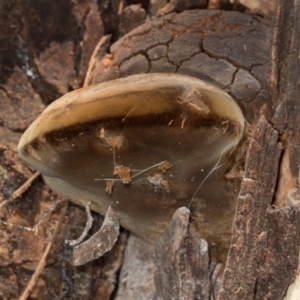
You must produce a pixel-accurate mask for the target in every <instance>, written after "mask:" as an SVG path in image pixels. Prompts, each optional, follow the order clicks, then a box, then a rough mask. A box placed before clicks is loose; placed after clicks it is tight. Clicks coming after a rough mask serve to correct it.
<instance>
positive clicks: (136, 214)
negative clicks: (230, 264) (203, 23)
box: [18, 73, 246, 264]
mask: <svg viewBox="0 0 300 300" xmlns="http://www.w3.org/2000/svg"><path fill="white" fill-rule="evenodd" d="M245 132H246V130H245V121H244V117H243V115H242V112H241V110H240V108H239V106H238V105H237V104H236V103H235V101H234V100H233V99H232V98H231V97H230V96H229V95H228V94H227V93H226V92H224V91H223V90H221V89H219V88H217V87H215V86H213V85H211V84H209V83H206V82H204V81H202V80H199V79H196V78H193V77H189V76H184V75H178V74H164V73H160V74H156V73H152V74H140V75H133V76H129V77H126V78H121V79H116V80H113V81H109V82H104V83H100V84H98V85H95V86H91V87H86V88H82V89H79V90H75V91H73V92H70V93H68V94H66V95H64V96H63V97H61V98H60V99H58V100H57V101H55V102H53V103H52V104H51V105H49V106H48V108H46V109H45V111H44V112H43V113H42V114H41V115H40V116H39V117H38V118H37V119H36V120H35V121H34V122H33V123H32V124H31V126H30V127H29V128H28V129H27V131H26V132H25V133H24V134H23V136H22V139H21V141H20V143H19V146H18V150H19V154H20V156H21V157H22V158H23V159H24V160H25V161H26V162H27V163H29V164H30V165H32V166H33V167H34V168H36V169H37V170H38V171H40V172H41V173H42V175H43V177H44V179H45V181H46V182H47V183H48V184H49V186H50V187H51V188H52V189H53V190H55V191H57V192H59V193H62V194H65V195H68V196H69V197H72V199H73V201H74V202H76V203H78V204H81V205H82V203H81V201H85V202H87V203H90V207H91V209H92V210H94V211H97V212H99V213H101V214H103V215H105V214H106V213H107V211H108V215H107V217H106V218H107V222H108V220H110V218H112V219H114V218H115V216H114V215H111V214H113V212H116V213H117V214H118V216H119V217H118V218H119V219H120V224H121V225H122V226H124V227H125V228H127V229H128V230H130V231H132V232H134V233H136V234H138V235H139V236H141V237H143V238H144V239H146V240H148V241H149V242H151V243H153V242H154V241H155V240H156V239H157V238H158V237H159V236H160V235H161V234H162V232H163V231H164V230H165V228H166V227H167V226H168V224H169V222H170V220H171V218H172V215H173V213H174V212H175V211H176V209H178V208H179V207H183V206H185V207H189V208H190V210H191V222H192V224H194V226H195V228H196V229H197V230H199V231H201V234H202V237H203V238H205V239H206V240H207V241H208V243H209V245H210V249H211V255H212V258H213V259H214V260H217V261H220V260H223V261H224V258H225V257H226V254H227V250H228V246H229V239H230V230H231V223H232V219H233V216H234V210H235V204H236V202H235V199H236V195H237V192H238V189H239V180H236V179H235V176H232V174H234V173H235V171H236V170H237V169H238V168H239V167H240V166H241V163H240V160H241V158H242V157H243V152H244V147H243V141H245ZM229 174H230V176H229ZM115 229H116V227H115ZM101 230H102V229H101ZM104 231H105V230H102V231H101V232H102V233H103V232H104ZM109 232H110V231H109ZM102 233H101V234H102ZM115 234H116V231H114V230H113V237H112V239H114V238H115ZM101 238H102V237H101ZM86 243H87V242H86ZM90 243H94V241H90ZM78 249H80V246H77V248H75V249H74V251H75V252H76V251H78ZM96 252H97V251H96ZM95 256H97V255H95ZM78 264H80V262H78Z"/></svg>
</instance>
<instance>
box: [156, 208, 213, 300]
mask: <svg viewBox="0 0 300 300" xmlns="http://www.w3.org/2000/svg"><path fill="white" fill-rule="evenodd" d="M189 218H190V210H189V209H187V208H185V207H181V208H179V209H177V210H176V212H175V213H174V215H173V218H172V221H171V222H170V224H169V226H168V228H167V229H166V231H165V232H164V233H163V235H162V236H161V237H160V238H159V239H158V240H157V242H156V243H155V254H154V260H155V263H156V271H155V273H154V282H155V289H156V291H155V296H154V299H174V300H183V299H186V300H188V299H204V300H205V299H207V300H208V299H209V294H210V282H209V254H208V244H207V242H206V241H205V240H203V239H201V237H200V235H199V233H198V232H197V231H196V230H195V228H194V226H193V225H192V224H189Z"/></svg>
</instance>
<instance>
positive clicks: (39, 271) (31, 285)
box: [19, 206, 67, 300]
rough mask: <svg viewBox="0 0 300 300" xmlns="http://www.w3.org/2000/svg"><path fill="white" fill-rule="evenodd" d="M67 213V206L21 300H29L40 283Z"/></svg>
mask: <svg viewBox="0 0 300 300" xmlns="http://www.w3.org/2000/svg"><path fill="white" fill-rule="evenodd" d="M66 212H67V206H65V207H64V208H63V210H62V212H61V214H60V217H59V220H58V222H57V223H56V225H55V227H54V231H53V234H52V237H51V240H50V242H49V243H48V245H47V247H46V249H45V251H44V254H43V256H42V257H41V259H40V261H39V264H38V266H37V267H36V269H35V272H34V273H33V275H32V277H31V279H30V281H29V282H28V285H27V287H26V289H25V290H24V292H23V293H22V295H21V297H20V298H19V300H26V299H28V297H29V296H30V293H31V291H32V289H33V288H34V286H35V285H36V283H37V281H38V278H39V276H40V275H41V274H42V272H43V271H44V269H45V266H46V260H47V256H48V254H49V252H50V250H51V247H52V245H53V243H54V241H55V238H56V236H57V233H58V231H59V229H60V228H61V225H62V223H63V220H64V218H65V215H66Z"/></svg>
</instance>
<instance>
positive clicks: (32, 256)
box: [0, 0, 300, 300]
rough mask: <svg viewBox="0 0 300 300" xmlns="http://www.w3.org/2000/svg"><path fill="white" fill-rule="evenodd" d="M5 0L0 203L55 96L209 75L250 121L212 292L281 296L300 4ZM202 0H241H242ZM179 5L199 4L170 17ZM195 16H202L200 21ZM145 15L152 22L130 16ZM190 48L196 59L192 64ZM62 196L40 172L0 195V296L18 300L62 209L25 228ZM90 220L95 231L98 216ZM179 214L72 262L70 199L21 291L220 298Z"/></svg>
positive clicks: (295, 139)
mask: <svg viewBox="0 0 300 300" xmlns="http://www.w3.org/2000/svg"><path fill="white" fill-rule="evenodd" d="M6 2H7V3H3V4H1V5H0V15H1V18H0V24H1V25H0V28H1V30H0V45H1V47H0V183H1V185H0V200H1V201H4V200H5V199H8V198H9V197H10V196H11V195H12V193H13V192H14V191H15V190H16V189H17V188H18V187H19V186H20V185H21V184H22V183H24V182H25V181H26V180H27V179H28V178H29V177H30V176H31V175H32V174H33V173H34V171H33V170H31V169H30V168H29V167H27V166H25V165H24V164H23V163H22V162H21V161H20V159H19V158H18V155H17V153H16V147H17V143H18V141H19V139H20V137H21V133H22V132H23V131H24V130H25V129H26V128H27V127H28V126H29V125H30V123H31V122H32V121H33V120H34V119H35V118H36V117H37V115H39V114H40V113H41V111H42V110H43V109H44V108H45V107H46V106H47V105H48V104H49V103H51V102H52V101H54V100H55V99H56V98H58V97H59V96H61V95H62V94H64V93H67V92H68V91H70V90H73V89H76V88H78V87H80V86H82V85H83V84H85V85H88V84H91V83H95V82H99V81H105V80H108V79H113V78H118V77H123V76H128V75H131V74H135V73H142V72H161V71H164V72H178V73H182V74H188V75H191V76H195V77H199V78H202V79H205V80H208V81H210V82H212V83H214V84H216V85H218V86H220V87H221V88H223V89H226V90H227V92H229V93H230V94H231V95H232V96H233V97H234V98H235V99H237V102H238V104H239V105H240V107H241V108H242V110H243V112H244V114H245V116H246V119H247V121H248V122H249V123H250V124H251V128H252V129H251V133H250V144H249V147H248V150H247V156H246V164H245V171H244V172H245V173H244V175H243V180H242V183H241V190H240V193H239V196H238V202H237V206H236V213H235V219H234V222H233V227H232V228H233V229H232V237H231V245H230V250H229V254H228V257H227V262H226V266H225V271H224V275H223V285H222V287H221V291H220V293H219V298H218V299H220V300H221V299H280V300H281V299H283V298H284V296H285V295H286V292H287V290H288V287H289V286H290V285H291V284H292V283H293V282H294V280H295V278H296V277H295V276H296V271H297V268H298V264H299V261H298V257H299V244H300V241H299V239H300V237H299V236H300V235H299V228H300V227H299V226H300V209H299V207H300V194H299V190H298V188H299V164H300V155H299V149H300V135H299V133H300V130H299V126H300V120H299V118H300V105H299V103H298V102H299V99H298V95H299V94H300V90H299V89H300V84H299V80H300V79H299V78H300V64H299V57H300V55H299V49H300V42H299V39H300V37H299V32H300V20H299V15H300V11H299V5H300V4H299V1H298V0H295V1H294V2H293V3H289V4H288V5H287V4H286V3H285V2H282V1H278V3H277V4H276V9H275V10H269V11H268V13H264V12H263V11H261V12H259V14H260V15H262V14H265V17H263V18H262V17H258V16H255V15H249V14H247V13H245V14H242V13H237V14H236V15H231V14H230V13H227V12H224V11H212V12H209V11H206V12H203V11H199V10H197V9H199V8H205V5H206V3H205V1H199V2H197V1H183V2H180V1H177V2H176V1H170V3H169V4H167V3H165V2H164V1H159V2H156V1H154V0H152V1H119V0H111V1H109V0H107V1H98V3H95V1H91V0H85V1H70V0H64V1H48V2H47V1H41V0H40V1H21V0H18V1H15V2H11V3H10V2H9V1H6ZM208 2H209V3H208V5H209V7H216V8H226V9H238V10H239V11H243V12H244V11H245V10H246V9H247V7H243V6H241V4H240V3H242V1H239V2H240V3H239V4H235V5H232V4H230V2H229V1H208ZM269 2H270V4H273V3H274V2H273V1H269ZM136 3H139V4H141V6H139V7H137V6H130V5H129V4H136ZM268 7H272V5H270V6H268ZM195 8H196V9H195ZM185 9H195V10H190V11H186V12H183V13H182V14H180V11H182V10H185ZM248 9H249V8H248ZM157 14H158V15H160V16H162V17H160V18H158V17H157ZM195 15H197V17H199V18H200V15H201V18H203V19H202V23H201V24H202V25H201V26H200V27H199V28H200V29H198V27H197V23H193V22H194V21H193V20H195V19H193V17H192V16H195ZM146 17H148V18H149V19H152V21H151V22H152V23H149V22H150V21H148V23H145V25H143V26H144V27H138V25H140V24H143V23H144V22H146V21H145V19H146ZM189 22H190V23H189ZM149 24H151V25H149ZM189 24H190V26H189ZM147 26H148V27H147ZM137 27H138V28H137ZM132 29H133V31H131V32H130V33H129V34H128V32H129V31H130V30H132ZM100 40H101V42H100V43H99V41H100ZM199 41H200V42H199ZM183 45H185V46H186V47H185V48H184V49H185V50H184V51H182V47H183ZM254 46H255V47H254ZM95 47H97V48H96V50H95V51H94V49H95ZM251 47H252V48H251ZM126 49H127V52H126ZM149 49H152V52H151V51H150V50H149ZM230 49H233V50H234V51H230ZM251 49H252V50H251ZM257 49H259V51H258V50H257ZM154 50H155V51H154ZM180 51H181V52H182V53H181V52H180ZM226 51H227V52H226ZM155 55H156V56H155ZM157 55H158V56H157ZM183 56H184V57H183ZM199 56H200V57H202V60H201V61H202V62H203V61H206V63H203V64H202V65H200V64H198V60H197V58H198V57H199ZM91 57H92V59H91V60H90V58H91ZM191 70H192V71H191ZM224 70H226V72H225V71H224ZM86 73H87V76H86ZM84 82H85V83H84ZM58 199H59V198H58V196H57V195H55V194H54V193H53V192H51V191H50V190H49V189H48V188H47V187H46V186H45V184H44V183H43V181H42V179H41V178H38V179H36V180H35V181H34V182H33V183H32V185H31V187H29V189H28V190H27V191H26V192H24V193H23V194H22V195H21V196H20V197H19V198H18V199H15V200H14V201H12V202H8V203H6V204H5V205H2V206H1V209H0V215H1V222H0V298H1V299H10V300H12V299H20V297H21V295H22V294H23V292H24V290H25V289H26V287H27V286H28V282H29V280H30V278H31V277H32V274H33V273H34V271H35V270H36V268H37V266H38V265H39V262H40V260H41V258H42V256H43V253H44V251H45V249H46V247H47V244H48V243H50V242H49V241H50V240H51V238H50V237H51V236H52V233H53V231H54V228H55V224H56V222H58V221H57V220H58V219H59V218H60V214H61V213H62V212H63V210H62V209H58V210H57V211H56V212H55V213H53V214H52V216H51V217H49V218H48V219H46V221H45V222H44V223H43V224H42V225H41V227H40V228H39V230H38V232H37V234H34V232H33V231H30V230H28V229H29V228H32V227H33V226H34V225H35V224H36V223H37V222H38V220H39V219H40V217H41V215H42V214H43V212H44V211H45V210H46V209H47V208H48V207H50V206H51V205H52V204H53V203H55V202H56V201H57V200H58ZM181 213H182V212H181ZM178 214H179V215H178ZM94 218H95V219H97V218H98V221H96V224H95V226H94V228H93V230H94V232H95V231H96V230H98V229H99V228H100V226H101V223H102V217H99V216H97V215H96V214H94ZM188 220H189V215H188V214H184V213H183V214H181V215H180V211H177V212H176V213H175V215H174V217H173V220H172V221H171V223H170V225H169V227H168V229H167V231H166V232H165V234H164V235H163V236H161V238H160V239H159V241H158V242H157V243H156V244H155V245H152V246H150V245H149V244H148V243H146V242H144V241H143V240H141V239H140V238H138V237H136V236H134V235H131V234H129V233H128V232H127V231H126V230H124V229H122V231H121V234H120V237H119V240H118V242H117V244H116V246H115V247H114V248H113V249H112V251H111V252H110V253H109V254H107V255H105V256H104V257H102V258H100V259H98V260H95V261H93V262H90V263H88V264H86V265H85V266H81V267H75V266H73V265H72V263H71V258H72V251H71V250H72V249H71V247H70V246H68V245H66V244H65V243H64V241H65V240H66V239H74V238H77V237H78V236H79V235H80V233H81V231H82V230H83V229H84V227H85V222H86V216H85V211H84V209H83V208H81V207H78V206H76V205H74V204H69V206H68V209H67V213H66V216H65V217H64V222H63V224H62V225H61V227H60V229H59V230H58V233H57V235H56V237H55V240H54V242H53V245H52V247H51V251H50V254H49V255H48V256H47V258H46V260H45V266H44V269H43V272H42V274H41V275H40V276H39V277H38V278H37V279H36V280H35V282H34V284H33V286H32V288H30V291H29V295H30V299H53V298H61V299H101V300H102V299H168V298H171V297H173V298H174V299H209V297H211V299H216V297H217V295H216V294H218V291H219V289H220V286H219V285H220V276H217V273H218V272H217V271H215V273H214V272H213V267H214V266H215V265H213V263H210V266H209V261H208V255H209V252H208V250H207V251H204V250H203V249H204V248H205V247H203V243H204V241H202V240H201V232H200V233H199V232H195V230H194V229H193V226H190V224H189V222H188ZM128 237H129V238H128ZM201 245H202V246H201ZM166 248H167V249H168V250H169V251H168V252H164V249H166ZM199 249H200V250H199ZM201 249H202V250H203V251H201ZM198 250H199V251H198ZM197 255H199V258H198V257H197ZM200 257H201V258H200ZM200 262H201V263H200ZM215 270H217V268H216V269H215ZM216 278H217V279H216ZM187 282H189V283H193V282H194V283H195V282H196V283H195V285H191V286H188V285H187ZM214 287H216V288H215V289H214ZM290 294H291V293H290ZM24 297H25V296H24ZM212 297H215V298H212ZM289 297H290V296H289ZM23 299H24V298H23ZM287 299H288V300H291V299H295V298H287Z"/></svg>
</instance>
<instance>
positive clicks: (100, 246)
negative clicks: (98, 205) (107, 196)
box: [73, 206, 120, 266]
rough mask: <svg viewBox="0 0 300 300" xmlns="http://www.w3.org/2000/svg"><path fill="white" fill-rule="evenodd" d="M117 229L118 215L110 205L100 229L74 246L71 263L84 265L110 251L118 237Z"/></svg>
mask: <svg viewBox="0 0 300 300" xmlns="http://www.w3.org/2000/svg"><path fill="white" fill-rule="evenodd" d="M119 230H120V223H119V215H118V213H117V212H116V211H115V210H114V209H113V208H112V207H111V206H110V207H109V208H108V211H107V213H106V216H105V219H104V222H103V224H102V226H101V228H100V230H99V231H98V232H96V233H95V234H94V235H93V236H92V237H91V238H90V239H88V240H87V241H85V242H84V243H82V244H80V245H78V246H76V247H74V249H73V264H74V265H75V266H80V265H84V264H86V263H88V262H89V261H92V260H94V259H97V258H99V257H101V256H102V255H103V254H104V253H106V252H108V251H110V250H111V249H112V247H113V246H114V244H115V243H116V241H117V239H118V236H119Z"/></svg>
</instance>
